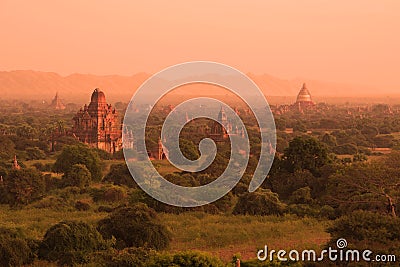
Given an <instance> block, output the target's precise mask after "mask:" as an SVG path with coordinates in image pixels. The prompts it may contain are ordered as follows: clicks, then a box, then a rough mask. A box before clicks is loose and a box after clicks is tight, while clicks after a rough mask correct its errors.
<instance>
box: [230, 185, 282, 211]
mask: <svg viewBox="0 0 400 267" xmlns="http://www.w3.org/2000/svg"><path fill="white" fill-rule="evenodd" d="M284 210H285V205H284V204H283V203H281V202H280V201H279V197H278V194H275V193H272V192H271V191H270V190H268V189H259V190H257V191H255V192H252V193H245V194H243V195H241V196H240V197H239V200H238V203H237V204H236V206H235V208H234V209H233V214H243V215H246V214H248V215H283V212H284Z"/></svg>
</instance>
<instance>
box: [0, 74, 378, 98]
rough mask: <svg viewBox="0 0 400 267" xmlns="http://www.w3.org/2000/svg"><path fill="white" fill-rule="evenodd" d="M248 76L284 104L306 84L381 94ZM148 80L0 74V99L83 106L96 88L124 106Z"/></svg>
mask: <svg viewBox="0 0 400 267" xmlns="http://www.w3.org/2000/svg"><path fill="white" fill-rule="evenodd" d="M248 75H249V77H250V78H251V79H253V81H254V82H255V83H256V84H257V85H258V86H259V87H260V88H261V90H262V91H263V92H264V94H265V95H266V96H280V97H284V96H287V97H288V98H290V99H288V102H291V101H293V99H295V96H296V95H297V93H298V91H299V90H300V88H301V86H302V84H303V82H306V83H307V87H308V89H309V91H310V92H311V94H312V96H316V97H357V95H358V93H357V92H362V94H363V96H368V95H371V96H372V95H379V94H380V95H382V94H384V92H382V91H377V90H376V89H375V88H371V87H366V86H357V85H349V84H339V83H332V82H323V81H315V80H308V79H293V80H284V79H280V78H277V77H274V76H271V75H268V74H263V75H256V74H248ZM148 77H150V74H147V73H137V74H134V75H132V76H121V75H104V76H101V75H91V74H72V75H68V76H61V75H59V74H57V73H54V72H42V71H32V70H17V71H1V72H0V92H1V94H0V98H1V99H38V100H39V99H46V100H48V99H50V98H52V97H53V96H54V95H55V94H56V92H58V93H59V95H60V97H61V98H62V99H63V100H64V102H66V103H69V102H74V101H78V102H81V101H85V102H86V101H87V100H89V98H90V94H91V92H92V91H93V89H94V88H100V89H102V90H104V91H105V92H106V96H107V98H108V99H110V101H123V102H127V101H128V100H129V99H130V98H131V96H132V94H133V93H134V92H135V90H136V89H137V88H138V87H139V86H140V85H141V84H142V83H143V82H144V81H145V80H146V79H147V78H148ZM377 92H378V93H377Z"/></svg>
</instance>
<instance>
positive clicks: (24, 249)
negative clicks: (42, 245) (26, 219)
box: [0, 228, 33, 266]
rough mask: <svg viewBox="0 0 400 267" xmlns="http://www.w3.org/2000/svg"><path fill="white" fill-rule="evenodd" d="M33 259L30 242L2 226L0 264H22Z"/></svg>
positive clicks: (0, 232)
mask: <svg viewBox="0 0 400 267" xmlns="http://www.w3.org/2000/svg"><path fill="white" fill-rule="evenodd" d="M32 260H33V257H32V253H31V249H30V247H29V245H28V242H27V241H26V240H25V239H24V238H22V237H21V236H19V235H18V234H17V233H16V232H14V231H12V230H10V229H6V228H0V265H1V266H21V265H24V264H29V263H30V262H31V261H32Z"/></svg>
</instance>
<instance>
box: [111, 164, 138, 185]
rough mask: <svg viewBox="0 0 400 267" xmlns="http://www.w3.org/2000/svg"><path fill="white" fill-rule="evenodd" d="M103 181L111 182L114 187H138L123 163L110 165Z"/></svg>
mask: <svg viewBox="0 0 400 267" xmlns="http://www.w3.org/2000/svg"><path fill="white" fill-rule="evenodd" d="M103 181H105V182H111V183H113V184H115V185H126V186H128V187H131V188H137V187H138V186H137V184H136V182H135V180H134V179H133V178H132V175H131V173H130V172H129V169H128V166H127V165H126V164H125V163H121V164H113V165H111V167H110V171H109V172H108V174H107V175H106V176H105V177H104V179H103Z"/></svg>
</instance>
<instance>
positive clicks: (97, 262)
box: [90, 248, 156, 267]
mask: <svg viewBox="0 0 400 267" xmlns="http://www.w3.org/2000/svg"><path fill="white" fill-rule="evenodd" d="M155 256H156V252H155V251H154V250H151V249H147V248H125V249H123V250H115V249H110V250H108V251H101V252H95V253H93V254H92V255H91V256H90V263H91V264H94V266H109V267H130V266H135V267H148V266H149V265H150V264H151V263H152V262H154V258H155Z"/></svg>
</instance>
